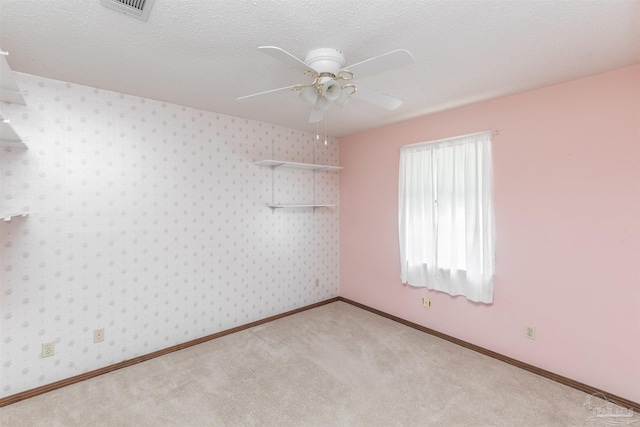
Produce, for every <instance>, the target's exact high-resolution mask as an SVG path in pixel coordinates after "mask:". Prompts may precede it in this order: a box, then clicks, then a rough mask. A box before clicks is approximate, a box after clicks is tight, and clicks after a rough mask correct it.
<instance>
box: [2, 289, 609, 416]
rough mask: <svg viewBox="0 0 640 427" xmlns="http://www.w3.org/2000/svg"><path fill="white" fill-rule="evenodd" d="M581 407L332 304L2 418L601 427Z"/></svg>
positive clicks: (563, 395) (34, 402)
mask: <svg viewBox="0 0 640 427" xmlns="http://www.w3.org/2000/svg"><path fill="white" fill-rule="evenodd" d="M585 397H586V396H585V393H583V392H580V391H577V390H574V389H572V388H569V387H566V386H564V385H561V384H558V383H556V382H553V381H551V380H548V379H545V378H542V377H540V376H537V375H535V374H532V373H529V372H527V371H523V370H521V369H518V368H516V367H513V366H511V365H508V364H506V363H503V362H500V361H497V360H495V359H492V358H489V357H487V356H484V355H482V354H479V353H476V352H473V351H471V350H467V349H465V348H462V347H459V346H457V345H455V344H451V343H449V342H447V341H444V340H441V339H439V338H435V337H433V336H431V335H428V334H425V333H422V332H419V331H416V330H414V329H412V328H409V327H407V326H404V325H401V324H399V323H396V322H393V321H391V320H388V319H386V318H383V317H380V316H377V315H375V314H372V313H369V312H367V311H364V310H361V309H359V308H357V307H354V306H351V305H349V304H346V303H343V302H335V303H331V304H328V305H325V306H322V307H319V308H315V309H312V310H308V311H305V312H302V313H298V314H295V315H292V316H289V317H286V318H282V319H279V320H276V321H274V322H270V323H267V324H264V325H261V326H258V327H255V328H252V329H247V330H245V331H242V332H238V333H235V334H232V335H228V336H225V337H223V338H219V339H216V340H213V341H209V342H207V343H204V344H201V345H198V346H194V347H190V348H188V349H185V350H181V351H178V352H175V353H171V354H168V355H165V356H162V357H159V358H156V359H153V360H150V361H148V362H144V363H141V364H138V365H135V366H132V367H129V368H126V369H122V370H119V371H115V372H112V373H109V374H106V375H103V376H100V377H97V378H94V379H91V380H88V381H84V382H82V383H78V384H74V385H71V386H68V387H66V388H63V389H60V390H56V391H53V392H50V393H47V394H44V395H41V396H37V397H34V398H31V399H28V400H25V401H21V402H18V403H15V404H13V405H9V406H6V407H4V408H0V424H1V425H2V426H4V427H9V426H11V427H13V426H16V427H17V426H47V427H48V426H577V425H591V426H593V425H597V424H594V423H592V422H587V417H588V416H589V415H590V413H589V410H588V409H587V408H586V407H584V406H583V402H584V400H585Z"/></svg>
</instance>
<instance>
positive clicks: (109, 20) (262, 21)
mask: <svg viewBox="0 0 640 427" xmlns="http://www.w3.org/2000/svg"><path fill="white" fill-rule="evenodd" d="M264 45H271V46H279V47H281V48H283V49H285V50H286V51H288V52H290V53H292V54H294V55H296V56H297V57H299V58H301V59H304V55H305V54H306V53H307V52H308V51H309V50H311V49H314V48H318V47H332V48H336V49H340V50H341V51H342V52H343V53H344V54H345V56H346V59H347V64H352V63H355V62H359V61H362V60H365V59H367V58H370V57H373V56H377V55H380V54H383V53H386V52H389V51H392V50H395V49H407V50H409V51H410V52H411V53H412V54H413V55H414V57H415V58H416V63H415V64H414V65H411V66H407V67H404V68H401V69H397V70H393V71H389V72H386V73H383V74H380V75H376V76H371V77H367V78H363V79H361V80H358V82H359V83H361V84H363V85H365V86H367V87H370V88H374V89H378V90H380V91H382V92H385V93H388V94H390V95H393V96H395V97H398V98H401V99H403V100H404V104H403V105H402V106H401V107H400V108H399V109H398V110H395V111H391V112H390V111H387V110H383V109H380V108H378V107H374V106H371V105H368V104H366V103H364V102H362V101H360V100H357V99H354V100H352V101H351V102H350V103H349V104H348V105H347V106H346V107H345V108H344V109H339V108H338V107H336V106H332V107H331V109H330V111H329V113H328V120H327V126H328V133H329V134H330V135H333V136H343V135H348V134H351V133H355V132H359V131H363V130H366V129H372V128H375V127H378V126H380V125H383V124H388V123H393V122H398V121H401V120H404V119H408V118H412V117H416V116H420V115H424V114H427V113H432V112H436V111H441V110H444V109H448V108H452V107H456V106H460V105H464V104H469V103H473V102H477V101H481V100H486V99H490V98H496V97H500V96H504V95H508V94H512V93H516V92H521V91H525V90H529V89H533V88H538V87H542V86H546V85H550V84H554V83H559V82H562V81H567V80H571V79H575V78H579V77H582V76H587V75H590V74H595V73H599V72H603V71H607V70H611V69H615V68H619V67H623V66H626V65H631V64H634V63H639V62H640V0H594V1H586V0H565V1H560V0H549V1H546V0H509V1H504V0H496V1H489V0H486V1H479V0H473V1H467V0H449V1H445V0H443V1H435V0H305V1H300V0H271V1H268V0H253V1H246V0H235V1H233V0H156V1H155V5H154V6H153V9H152V10H151V15H150V17H149V20H148V22H142V21H140V20H137V19H134V18H131V17H128V16H125V15H122V14H119V13H117V12H115V11H112V10H109V9H106V8H105V7H103V6H101V4H100V1H99V0H90V1H89V0H0V49H2V50H6V51H9V53H10V56H9V64H10V65H11V67H12V68H13V69H14V70H15V71H21V72H25V73H29V74H34V75H38V76H43V77H49V78H53V79H58V80H64V81H68V82H73V83H78V84H82V85H88V86H93V87H97V88H102V89H108V90H113V91H117V92H122V93H127V94H131V95H136V96H141V97H145V98H151V99H156V100H161V101H166V102H170V103H175V104H180V105H185V106H189V107H195V108H199V109H203V110H209V111H215V112H219V113H222V114H226V115H231V116H237V117H242V118H247V119H253V120H259V121H263V122H267V123H273V124H278V125H282V126H286V127H290V128H294V129H302V130H308V131H315V130H316V125H315V124H309V123H307V118H308V107H307V106H306V105H304V104H303V103H302V101H301V100H300V99H299V98H298V97H297V93H295V92H286V93H280V94H278V95H274V97H273V98H271V100H270V102H268V100H266V99H265V100H259V99H255V100H252V101H245V102H237V101H236V98H237V97H239V96H242V95H248V94H251V93H254V92H261V91H265V90H269V89H274V88H278V87H283V86H289V85H293V84H298V83H307V82H309V78H308V77H305V76H304V75H302V74H301V73H300V72H299V71H295V70H292V69H289V68H287V67H286V66H285V65H284V64H282V63H280V62H278V61H277V60H275V59H273V58H271V57H269V56H267V55H265V54H263V53H261V52H260V51H258V49H257V47H258V46H264ZM321 126H324V125H323V124H321Z"/></svg>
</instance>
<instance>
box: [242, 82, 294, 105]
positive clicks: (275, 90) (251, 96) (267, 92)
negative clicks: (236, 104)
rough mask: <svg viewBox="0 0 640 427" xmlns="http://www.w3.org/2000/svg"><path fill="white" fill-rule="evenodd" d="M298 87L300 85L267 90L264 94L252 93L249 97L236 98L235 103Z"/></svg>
mask: <svg viewBox="0 0 640 427" xmlns="http://www.w3.org/2000/svg"><path fill="white" fill-rule="evenodd" d="M299 86H300V85H293V86H287V87H281V88H278V89H271V90H267V91H264V92H258V93H254V94H251V95H246V96H241V97H240V98H237V99H236V101H244V100H245V99H248V98H253V97H254V96H262V95H269V94H272V93H277V92H284V91H287V90H293V89H294V88H296V87H299Z"/></svg>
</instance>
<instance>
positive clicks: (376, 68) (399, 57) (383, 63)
mask: <svg viewBox="0 0 640 427" xmlns="http://www.w3.org/2000/svg"><path fill="white" fill-rule="evenodd" d="M414 62H415V59H413V55H411V53H409V51H408V50H404V49H398V50H394V51H392V52H389V53H385V54H384V55H380V56H376V57H373V58H370V59H367V60H365V61H362V62H358V63H356V64H353V65H349V66H348V67H345V68H343V70H348V71H350V72H352V73H353V76H354V78H356V79H360V78H362V77H368V76H372V75H374V74H378V73H384V72H385V71H389V70H393V69H394V68H400V67H404V66H405V65H411V64H413V63H414Z"/></svg>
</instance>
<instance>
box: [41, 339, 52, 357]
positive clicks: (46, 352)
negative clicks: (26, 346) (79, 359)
mask: <svg viewBox="0 0 640 427" xmlns="http://www.w3.org/2000/svg"><path fill="white" fill-rule="evenodd" d="M54 354H56V343H55V342H46V343H43V344H42V353H41V356H42V357H50V356H53V355H54Z"/></svg>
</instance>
